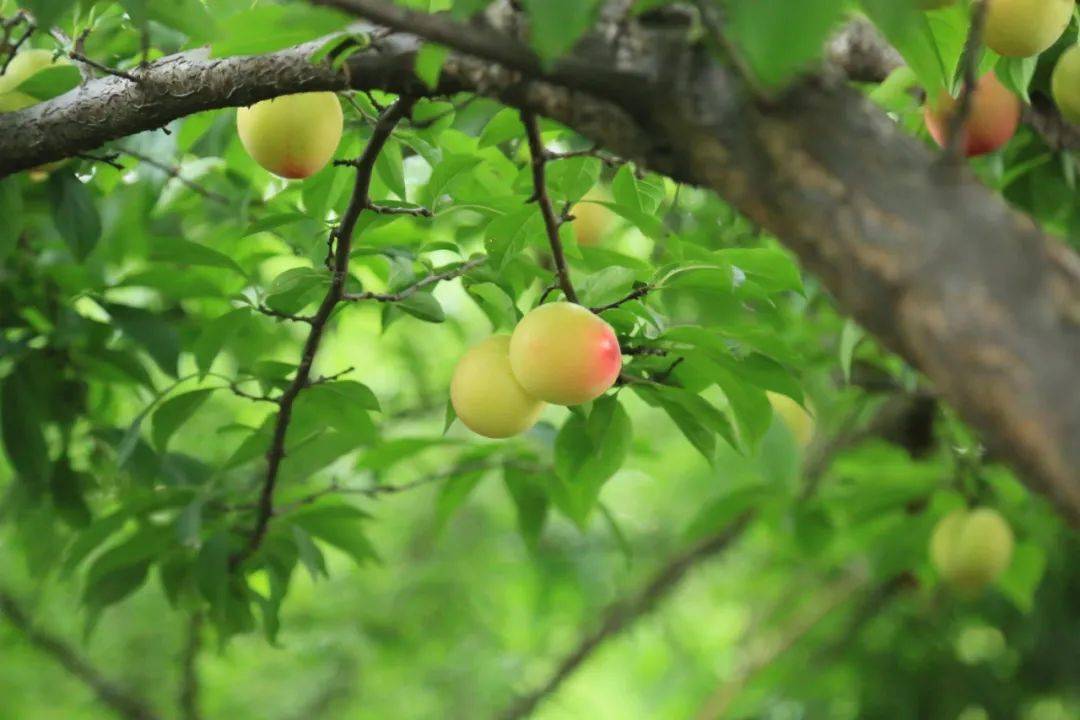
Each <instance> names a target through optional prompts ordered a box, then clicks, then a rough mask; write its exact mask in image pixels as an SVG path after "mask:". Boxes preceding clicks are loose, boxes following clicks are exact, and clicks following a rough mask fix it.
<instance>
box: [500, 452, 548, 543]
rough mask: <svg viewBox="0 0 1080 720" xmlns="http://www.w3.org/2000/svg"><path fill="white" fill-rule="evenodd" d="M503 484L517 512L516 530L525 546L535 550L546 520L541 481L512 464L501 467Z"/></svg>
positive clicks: (546, 503)
mask: <svg viewBox="0 0 1080 720" xmlns="http://www.w3.org/2000/svg"><path fill="white" fill-rule="evenodd" d="M503 482H505V483H506V489H507V491H509V493H510V498H511V499H512V500H513V501H514V508H515V509H516V510H517V521H518V529H519V530H520V531H521V537H522V538H523V539H524V540H525V544H526V545H527V546H528V547H530V548H535V547H536V545H537V543H538V542H539V540H540V533H541V532H542V531H543V529H544V522H545V520H547V512H548V498H547V493H546V492H545V491H544V483H543V481H542V480H541V479H540V478H538V477H536V475H534V474H532V473H529V472H526V471H525V470H522V469H521V467H520V466H519V465H517V464H515V463H513V462H508V463H506V465H504V466H503Z"/></svg>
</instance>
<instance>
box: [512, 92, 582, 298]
mask: <svg viewBox="0 0 1080 720" xmlns="http://www.w3.org/2000/svg"><path fill="white" fill-rule="evenodd" d="M521 122H522V123H524V124H525V136H526V139H527V140H528V142H529V166H530V167H531V168H532V179H533V194H532V200H534V201H535V202H536V204H537V205H539V206H540V215H541V216H542V217H543V219H544V230H545V232H546V233H547V239H548V244H549V245H550V246H551V257H552V260H554V262H555V277H556V278H557V279H558V281H559V287H560V288H561V289H562V291H563V295H564V296H565V297H566V299H567V300H569V301H570V302H572V303H576V302H577V301H578V296H577V291H576V290H574V283H573V282H571V281H570V268H569V267H568V266H567V264H566V254H565V253H564V252H563V246H562V240H561V239H560V238H559V224H560V223H559V220H558V218H556V217H555V210H554V209H553V208H552V207H551V197H550V196H549V195H548V191H547V177H546V175H545V168H546V167H547V149H546V148H545V147H544V141H543V140H542V139H541V137H540V125H539V123H537V122H536V115H534V114H533V113H531V112H523V113H521Z"/></svg>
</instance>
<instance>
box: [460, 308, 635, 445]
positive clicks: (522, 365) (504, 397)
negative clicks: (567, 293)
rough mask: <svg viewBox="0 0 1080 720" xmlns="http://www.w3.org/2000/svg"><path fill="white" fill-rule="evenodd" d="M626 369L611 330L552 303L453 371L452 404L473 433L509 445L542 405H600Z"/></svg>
mask: <svg viewBox="0 0 1080 720" xmlns="http://www.w3.org/2000/svg"><path fill="white" fill-rule="evenodd" d="M621 369H622V350H621V349H620V348H619V341H618V339H617V338H616V337H615V331H614V330H612V329H611V326H610V325H608V324H607V323H606V322H604V321H603V320H602V319H600V317H599V316H597V315H596V314H595V313H593V312H592V311H590V310H589V309H587V308H585V307H582V306H581V305H576V304H574V303H569V302H554V303H549V304H547V305H541V306H539V307H537V308H536V309H534V310H532V311H530V312H529V313H528V314H526V315H525V317H523V318H522V319H521V321H520V322H519V323H518V324H517V326H516V327H515V328H514V332H513V333H512V334H511V335H505V334H502V335H493V336H491V337H489V338H488V339H486V340H484V341H483V342H481V343H480V344H478V345H475V346H474V347H472V348H470V349H469V350H468V351H467V352H466V353H465V354H464V355H463V356H462V357H461V359H460V360H458V364H457V366H456V367H455V368H454V377H453V380H452V381H451V383H450V401H451V403H452V404H453V406H454V412H455V413H457V416H458V418H459V419H460V420H461V422H463V423H464V424H465V426H466V427H468V428H469V429H470V430H472V431H473V432H475V433H477V434H479V435H483V436H485V437H489V438H507V437H511V436H513V435H517V434H519V433H522V432H525V431H526V430H528V429H529V428H531V427H532V426H533V424H534V423H535V422H536V419H537V418H538V417H539V416H540V411H541V410H543V408H544V403H553V404H555V405H580V404H581V403H586V402H589V401H590V400H595V399H596V398H598V397H600V396H601V395H602V394H604V393H605V392H606V391H607V390H608V389H609V388H610V387H611V386H612V385H614V384H615V380H616V379H618V377H619V371H620V370H621Z"/></svg>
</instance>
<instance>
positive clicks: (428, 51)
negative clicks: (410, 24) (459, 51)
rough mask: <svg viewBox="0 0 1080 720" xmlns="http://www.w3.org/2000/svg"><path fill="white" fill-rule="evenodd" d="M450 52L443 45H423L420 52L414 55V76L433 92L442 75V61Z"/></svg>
mask: <svg viewBox="0 0 1080 720" xmlns="http://www.w3.org/2000/svg"><path fill="white" fill-rule="evenodd" d="M449 54H450V51H449V50H448V49H447V48H446V47H444V46H443V45H433V44H432V43H424V46H423V47H422V48H420V52H418V53H417V54H416V76H417V77H418V78H420V80H422V81H423V83H424V84H425V85H427V86H428V89H429V90H434V89H435V88H436V87H438V85H439V75H441V74H442V66H443V61H444V60H445V59H446V56H447V55H449Z"/></svg>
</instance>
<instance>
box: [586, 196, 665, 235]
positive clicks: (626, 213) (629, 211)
mask: <svg viewBox="0 0 1080 720" xmlns="http://www.w3.org/2000/svg"><path fill="white" fill-rule="evenodd" d="M590 202H595V203H596V204H597V205H603V206H604V207H606V208H608V209H609V210H612V211H613V212H615V213H616V214H617V215H620V216H622V217H624V218H626V219H627V220H629V221H630V222H631V223H633V225H634V226H635V227H637V229H638V230H640V231H641V232H642V233H644V234H645V235H646V236H647V237H649V238H651V239H652V240H656V241H658V242H662V241H663V240H664V238H665V237H667V229H666V228H665V227H664V223H663V222H662V221H661V220H660V219H659V218H657V217H656V216H655V215H653V214H651V213H648V212H645V211H644V210H642V209H641V208H636V207H632V206H629V205H620V204H619V203H613V202H605V201H602V200H593V201H590Z"/></svg>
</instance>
